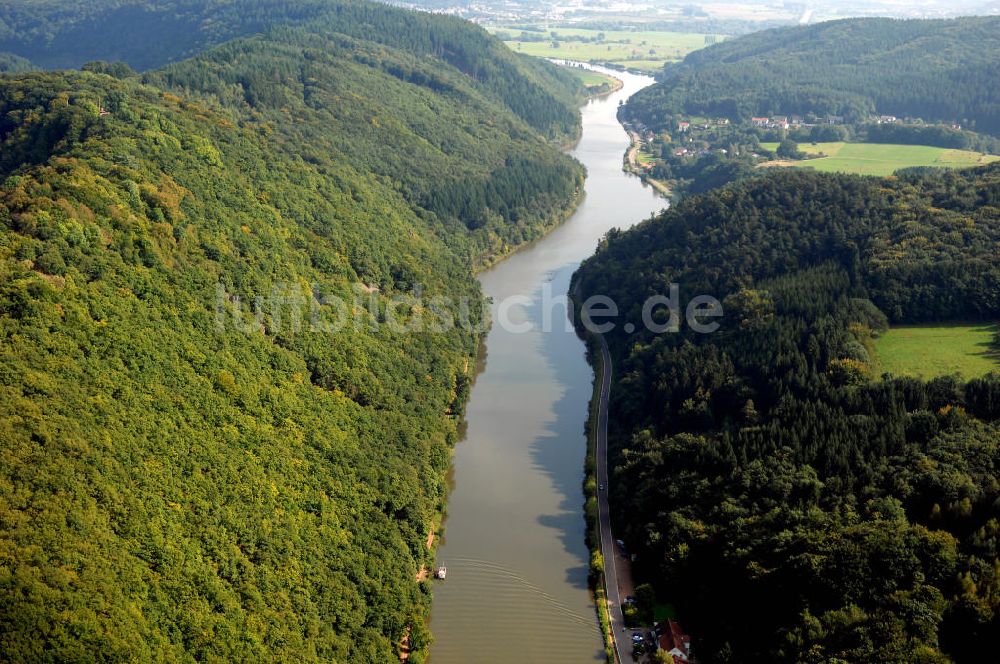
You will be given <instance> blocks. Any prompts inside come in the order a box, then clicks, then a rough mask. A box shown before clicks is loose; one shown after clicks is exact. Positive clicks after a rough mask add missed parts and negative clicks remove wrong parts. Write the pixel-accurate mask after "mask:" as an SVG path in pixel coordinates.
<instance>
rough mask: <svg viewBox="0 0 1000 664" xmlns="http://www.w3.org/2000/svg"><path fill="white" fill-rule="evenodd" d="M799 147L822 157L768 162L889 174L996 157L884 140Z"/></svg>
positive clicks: (963, 164) (966, 164) (766, 145)
mask: <svg viewBox="0 0 1000 664" xmlns="http://www.w3.org/2000/svg"><path fill="white" fill-rule="evenodd" d="M761 147H762V148H764V149H767V150H775V149H777V147H778V144H777V143H761ZM799 150H801V151H802V152H805V153H807V154H825V155H826V156H825V157H820V158H818V159H807V160H804V161H781V162H772V164H770V165H773V166H792V167H795V168H813V169H815V170H817V171H822V172H826V173H857V174H859V175H892V174H893V173H894V172H896V171H897V170H899V169H901V168H910V167H914V166H938V167H943V168H969V167H972V166H979V165H982V164H988V163H990V162H991V161H997V160H998V159H1000V157H996V156H993V155H984V154H983V153H981V152H970V151H968V150H949V149H947V148H936V147H930V146H926V145H893V144H884V143H843V142H840V143H799Z"/></svg>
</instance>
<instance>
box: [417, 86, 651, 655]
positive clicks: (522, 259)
mask: <svg viewBox="0 0 1000 664" xmlns="http://www.w3.org/2000/svg"><path fill="white" fill-rule="evenodd" d="M598 69H599V68H598ZM608 73H611V74H613V75H614V76H616V77H618V78H620V79H622V80H623V82H624V84H625V85H624V87H623V88H622V89H621V90H619V91H618V92H616V93H614V94H611V95H609V96H607V97H604V98H602V99H596V100H591V101H590V102H588V103H587V105H586V106H584V107H583V109H582V113H583V135H582V138H581V140H580V142H579V144H578V145H577V146H576V147H575V149H573V150H572V152H571V154H572V155H573V156H574V157H576V159H578V160H579V161H581V162H582V163H583V164H584V166H586V167H587V180H586V185H585V187H586V197H585V198H584V200H583V202H582V203H581V204H580V206H579V208H578V209H577V211H576V212H575V214H574V215H573V216H572V217H570V218H569V219H568V220H567V221H566V223H565V224H563V225H562V226H560V227H559V228H557V229H556V230H554V231H553V232H552V233H550V234H549V235H548V236H546V237H545V238H543V239H542V240H540V241H539V242H537V243H536V244H534V245H532V246H531V247H529V248H527V249H525V250H524V251H521V252H519V253H517V254H514V255H513V256H511V257H510V258H508V259H506V260H504V261H502V262H501V263H499V264H498V265H496V266H495V267H493V268H492V269H490V270H488V271H486V272H484V273H482V274H481V275H480V281H481V283H482V286H483V290H484V291H485V292H486V294H487V295H488V296H489V297H491V298H493V301H494V303H493V307H494V311H493V321H494V322H493V327H492V329H491V331H490V332H489V335H488V336H487V338H486V343H485V351H484V357H483V361H482V363H481V366H480V367H479V370H480V373H479V375H478V377H477V379H476V384H475V386H474V388H473V390H472V395H471V400H470V402H469V405H468V409H467V411H466V419H467V422H468V432H467V435H466V439H465V440H464V441H463V442H461V443H459V445H458V447H457V448H456V450H455V456H454V463H453V487H452V492H451V495H450V498H449V500H448V518H447V520H446V522H445V536H444V539H443V541H442V544H441V547H440V549H439V551H438V564H440V565H445V566H447V568H448V577H447V580H445V581H438V582H436V583H435V585H434V605H433V611H432V617H431V632H432V633H433V635H434V645H433V646H432V647H431V662H432V664H491V663H494V662H497V663H505V664H506V663H508V662H513V663H520V662H545V663H546V664H553V663H558V662H567V663H569V662H573V663H576V662H599V661H603V660H604V650H603V645H602V642H601V635H600V632H599V629H598V625H597V617H596V613H595V610H594V605H593V600H592V597H591V596H590V593H589V591H588V589H587V566H588V561H589V553H588V551H587V547H586V545H585V543H584V518H583V502H584V501H583V489H582V482H583V468H584V456H585V453H586V444H587V443H586V438H585V435H584V425H585V423H586V420H587V408H588V402H589V399H590V395H591V389H592V382H593V371H592V370H591V368H590V366H589V365H588V364H587V361H586V357H585V348H584V344H583V342H582V341H581V340H580V339H579V338H577V336H576V334H575V332H573V331H572V329H571V328H568V327H567V325H566V322H565V321H566V310H565V308H564V307H561V306H558V305H556V306H552V307H549V306H544V304H543V302H544V301H545V300H546V293H550V294H551V295H550V297H549V299H553V300H554V299H556V298H558V297H559V296H564V295H565V294H566V292H567V289H568V288H569V280H570V277H571V276H572V274H573V272H574V271H575V270H576V268H577V267H578V266H579V264H580V262H581V261H582V260H584V259H585V258H587V257H588V256H590V255H591V254H592V253H593V252H594V249H595V248H596V246H597V242H598V240H599V239H600V238H601V237H602V236H603V235H604V234H605V233H606V232H607V231H608V230H609V229H611V228H614V227H618V228H627V227H629V226H631V225H633V224H635V223H637V222H639V221H642V220H643V219H646V218H648V217H649V216H650V215H651V214H653V213H655V212H658V211H659V210H661V209H662V208H664V207H666V205H667V202H666V200H665V199H663V198H662V197H660V196H659V195H657V194H656V192H655V191H654V190H653V189H652V188H650V187H648V186H647V185H644V184H643V183H642V182H641V181H640V180H639V179H638V178H637V177H635V176H632V175H629V174H627V173H625V172H623V171H622V159H623V156H624V154H625V151H626V149H627V148H628V144H629V141H628V137H627V136H626V134H625V130H624V129H623V128H622V126H621V125H620V124H619V123H618V121H617V119H616V111H617V108H618V104H619V102H620V101H621V100H624V99H627V98H628V97H629V96H630V95H632V94H633V93H635V92H636V91H637V90H640V89H641V88H643V87H645V86H647V85H649V84H651V83H652V79H651V78H649V77H646V76H635V75H632V74H626V73H618V72H608ZM510 298H520V299H519V300H511V299H510ZM505 300H506V301H507V302H508V305H506V306H507V309H506V312H507V314H508V315H507V316H506V318H507V319H508V320H509V322H510V323H513V324H514V325H503V324H502V321H501V320H499V316H498V314H499V313H501V312H499V311H498V307H500V306H501V305H502V303H503V302H504V301H505ZM511 302H513V303H514V304H513V306H511V305H510V304H509V303H511ZM546 311H548V312H549V313H548V315H546ZM546 319H548V320H546ZM525 323H530V324H531V327H532V329H531V330H530V331H527V332H524V331H523V329H520V328H523V327H525V325H524V324H525ZM543 330H544V331H543Z"/></svg>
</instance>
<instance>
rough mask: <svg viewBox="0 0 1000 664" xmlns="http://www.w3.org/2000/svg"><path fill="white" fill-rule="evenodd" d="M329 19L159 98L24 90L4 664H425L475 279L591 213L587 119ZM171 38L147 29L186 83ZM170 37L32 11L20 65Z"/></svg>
mask: <svg viewBox="0 0 1000 664" xmlns="http://www.w3.org/2000/svg"><path fill="white" fill-rule="evenodd" d="M265 4H266V3H254V2H238V3H188V4H185V5H184V7H186V8H190V7H192V6H195V5H197V6H198V7H202V6H211V7H218V8H220V11H222V9H225V11H232V12H235V13H236V14H240V15H243V16H246V17H247V20H248V21H249V20H251V19H252V18H253V17H255V16H260V17H263V16H265V15H266V12H264V11H263V10H261V11H260V12H257V10H256V8H258V7H261V6H264V5H265ZM278 4H280V5H281V6H282V7H284V8H286V9H288V11H292V9H291V8H292V7H293V6H294V3H278ZM322 4H323V6H324V7H334V8H336V7H340V9H341V10H342V11H341V13H340V14H339V18H338V19H337V26H338V30H324V29H322V28H317V27H316V26H313V27H309V26H305V25H296V26H287V25H277V26H269V27H267V28H266V29H264V30H262V32H263V34H260V35H257V36H247V37H239V38H238V39H236V40H233V41H229V42H227V43H224V44H220V45H218V46H217V47H214V48H212V49H210V50H208V51H206V52H204V53H200V54H198V55H196V56H195V57H193V58H190V59H188V60H186V61H183V62H177V63H175V64H173V65H170V66H168V67H166V68H163V69H160V70H155V71H147V72H145V73H144V74H143V75H141V76H140V75H137V74H135V73H134V72H133V71H132V69H131V68H130V67H128V66H127V65H124V64H122V63H115V64H108V63H107V62H93V63H89V64H87V66H86V67H85V68H84V71H69V72H33V73H18V74H4V75H0V339H2V342H0V376H2V377H0V392H2V395H3V396H2V398H0V652H2V653H3V657H4V658H8V659H11V660H13V661H83V660H95V659H103V660H115V661H159V660H185V661H189V660H205V659H219V660H227V661H247V660H279V661H340V662H380V663H381V662H387V661H392V660H393V659H395V658H397V657H398V652H399V643H400V640H401V639H402V638H403V636H404V634H405V633H407V629H408V628H409V627H411V626H412V628H413V631H412V632H411V633H412V634H414V635H416V634H421V635H422V634H424V631H423V630H421V627H422V624H421V621H422V620H423V619H424V617H425V615H426V611H427V609H428V607H429V595H430V591H429V586H428V585H427V583H426V582H423V583H421V582H418V581H417V580H416V573H417V570H418V569H419V568H420V567H421V566H422V565H424V564H428V563H430V560H429V557H430V555H431V554H430V552H428V551H427V548H426V541H427V535H428V530H429V529H430V528H431V527H432V524H433V522H434V520H435V518H436V516H437V515H439V513H440V511H441V510H442V508H443V504H444V499H445V494H446V483H445V472H446V470H447V468H448V465H449V458H450V448H451V446H452V445H453V444H454V443H455V441H456V440H457V438H458V430H459V429H458V427H459V422H458V420H459V418H460V417H461V414H462V411H463V406H464V403H465V400H466V397H467V394H468V389H469V385H470V383H471V380H472V375H471V371H473V370H474V367H475V353H476V348H477V343H478V333H477V329H478V328H481V325H482V320H483V307H484V305H483V303H482V299H481V293H480V291H479V288H478V285H477V283H476V282H475V280H474V278H473V276H472V275H473V271H474V270H475V269H476V268H477V267H479V266H481V265H484V264H486V263H488V262H489V261H490V260H493V259H494V258H496V257H497V256H499V255H501V254H502V253H504V252H506V251H508V250H510V249H511V248H513V247H515V246H517V245H519V244H521V243H523V242H525V241H527V240H529V239H531V238H533V237H536V236H537V235H539V234H540V233H541V232H543V231H544V229H546V228H548V227H551V226H552V225H553V224H555V223H557V222H558V221H559V220H561V219H562V218H563V215H564V214H565V211H566V209H567V208H569V207H570V206H572V204H573V202H574V200H575V197H576V195H577V189H578V187H579V185H580V182H581V178H582V172H581V169H580V167H579V166H578V165H577V164H575V163H574V162H572V160H570V159H569V158H567V157H565V156H563V155H562V154H560V152H559V150H558V149H557V146H556V145H554V144H553V142H552V140H551V139H553V138H560V137H561V138H565V137H567V136H571V135H573V134H574V133H576V131H578V128H577V126H576V122H577V120H576V118H577V116H576V114H575V111H574V110H572V104H573V94H575V93H574V92H573V91H574V90H575V88H572V87H568V88H565V89H564V90H563V92H557V93H552V92H551V91H548V90H545V89H543V83H545V84H547V83H546V82H547V81H548V80H549V77H555V80H561V79H560V78H559V74H557V73H553V70H552V69H551V68H550V67H549V66H548V65H547V64H538V65H529V64H527V63H526V62H525V61H523V60H522V59H520V58H515V57H514V56H513V55H512V54H509V53H506V52H504V51H503V48H502V46H499V47H498V46H497V45H496V43H495V40H493V39H492V38H489V37H488V36H486V35H485V33H484V32H482V31H481V30H479V29H477V28H473V27H470V26H466V25H465V24H461V23H459V22H456V21H453V20H452V19H447V18H443V17H432V16H426V15H411V14H407V13H405V12H403V10H398V9H393V8H388V7H381V6H376V5H365V4H363V3H350V4H341V5H336V4H334V3H322ZM275 6H277V5H275ZM304 6H305V5H304V4H301V5H299V7H304ZM317 6H318V5H317ZM162 7H163V3H156V5H155V6H154V5H153V4H144V5H142V6H141V7H140V8H139V9H141V10H142V12H146V13H143V14H141V17H142V21H152V23H151V24H150V25H152V26H154V27H149V26H146V25H145V24H143V29H147V28H148V29H149V30H150V31H154V32H155V31H157V30H159V31H162V33H163V34H165V35H170V34H175V35H178V38H179V39H180V41H179V42H177V45H178V48H181V51H183V48H186V47H184V42H183V39H182V38H180V35H181V33H182V32H183V30H182V29H180V28H178V26H177V24H176V23H175V22H173V19H174V18H176V17H178V16H182V15H183V12H179V13H173V14H172V13H170V12H167V11H163V12H162V13H157V12H159V10H160V9H161V8H162ZM36 8H38V11H39V12H42V13H44V12H45V11H48V10H53V9H58V8H65V9H66V14H65V15H64V14H62V13H59V12H57V14H58V15H51V16H49V18H48V19H46V20H44V21H43V20H41V19H38V20H39V22H37V23H32V21H34V20H35V19H36V18H37V17H38V15H36V14H32V12H33V11H34V10H35V9H36ZM139 9H137V5H136V3H121V2H114V3H113V2H104V3H79V4H78V5H75V6H70V7H67V5H66V4H65V3H51V4H46V3H13V4H12V3H7V4H5V5H4V7H3V9H2V11H3V12H4V17H3V22H2V25H4V26H6V27H9V26H12V25H13V26H17V30H16V31H14V32H7V33H6V34H5V36H4V38H5V39H11V40H13V41H15V42H17V43H19V44H25V43H31V44H36V46H37V47H38V49H40V50H38V51H32V55H33V56H35V58H37V59H38V60H37V61H40V62H43V63H47V64H51V62H52V61H51V60H48V59H47V58H46V57H45V53H51V54H52V56H51V57H52V58H56V57H59V58H68V59H70V60H73V61H74V62H78V61H79V57H77V56H79V55H82V54H85V55H86V56H87V57H88V58H89V57H92V56H98V57H105V58H106V59H107V58H111V57H113V56H114V51H113V48H115V47H116V45H117V44H120V43H124V44H125V45H127V42H128V38H127V36H126V37H125V38H123V39H122V40H117V41H116V38H115V37H116V35H115V34H113V31H114V30H115V29H116V28H115V26H116V25H117V24H115V23H114V22H110V23H108V24H107V26H105V27H103V28H100V29H104V30H107V31H109V32H106V33H104V34H105V35H106V39H105V40H104V41H100V40H98V41H97V42H94V43H96V44H97V46H101V45H102V44H103V46H104V47H106V50H104V51H101V49H100V48H96V47H95V49H94V50H87V49H86V48H84V47H85V46H86V44H84V43H81V44H73V43H72V39H71V37H72V36H73V35H74V34H77V33H75V32H73V31H74V30H84V29H85V28H86V26H88V25H89V26H91V27H93V26H94V25H96V23H88V21H91V22H100V21H101V20H102V19H101V17H103V16H105V14H104V13H102V12H105V11H115V12H119V14H116V16H117V15H120V14H121V15H130V14H128V12H135V11H139ZM185 11H186V9H185ZM149 12H153V13H152V14H151V13H149ZM32 17H35V18H32ZM410 18H412V20H413V21H415V22H417V23H420V24H422V25H423V26H424V28H425V29H424V34H430V35H432V36H435V39H436V40H437V41H435V42H433V44H430V45H429V46H428V45H426V44H420V43H416V42H415V41H414V40H412V39H411V36H412V35H411V36H408V34H407V33H406V32H405V30H404V29H403V28H402V27H401V24H405V23H406V21H405V20H404V19H410ZM154 19H155V20H154ZM331 20H333V19H331ZM102 25H104V24H102ZM198 25H199V26H202V27H203V28H204V29H205V30H206V31H209V32H211V29H212V26H213V25H214V23H213V21H211V20H208V19H204V20H202V22H200V23H199V24H198ZM26 26H35V28H29V27H26ZM373 26H377V30H376V31H375V32H377V33H378V35H375V34H374V33H373V32H372V29H373ZM118 27H121V26H118ZM36 28H37V30H36ZM86 29H89V28H86ZM96 29H97V28H95V30H96ZM254 29H255V30H256V28H254ZM33 30H35V32H33ZM394 31H398V34H397V33H396V32H394ZM417 32H419V31H415V32H414V34H416V33H417ZM36 33H37V35H39V36H38V40H39V41H37V42H36V41H32V40H33V39H35V37H34V36H33V35H35V34H36ZM157 34H159V33H157ZM225 36H230V35H229V34H228V33H227V34H226V35H225ZM43 37H44V38H43ZM199 38H200V37H199ZM95 39H96V37H95ZM46 40H48V41H46ZM213 40H214V38H213ZM208 41H212V40H208ZM5 43H6V42H5ZM43 43H45V44H47V46H46V47H45V48H42V46H39V45H40V44H43ZM155 43H157V44H164V45H169V44H170V43H171V42H170V40H169V39H167V38H164V39H162V40H161V41H157V42H155ZM203 43H206V42H204V41H202V42H198V44H199V45H200V44H203ZM182 47H183V48H182ZM192 48H195V47H192ZM46 49H50V50H46ZM74 49H76V50H75V53H76V54H75V55H74V54H73V53H74ZM181 51H174V52H172V54H170V55H169V57H168V55H164V59H173V56H177V57H180V56H181V55H187V54H188V53H187V52H186V51H184V52H181ZM151 52H152V51H151ZM462 53H466V54H467V57H466V56H462V55H461V54H462ZM132 64H133V65H134V66H136V67H137V68H144V67H143V65H144V63H142V62H132ZM145 64H149V63H145ZM157 64H159V63H157ZM554 89H557V90H558V89H559V88H558V85H556V86H554ZM522 93H523V94H522ZM519 95H520V96H519ZM532 100H534V101H532ZM508 102H509V103H508ZM536 102H537V104H536ZM546 109H548V110H546ZM549 111H551V114H550V115H546V113H548V112H549ZM414 290H416V291H417V292H419V294H420V296H421V302H414V301H411V300H408V299H406V298H405V297H404V296H408V295H411V294H412V292H413V291H414ZM463 298H464V299H465V301H466V303H465V304H463V303H462V299H463ZM338 302H339V303H343V304H342V305H339V306H338V304H337V303H338ZM345 316H346V317H348V319H349V320H348V321H347V322H346V324H344V321H343V320H342V319H343V318H344V317H345ZM427 319H432V320H433V321H437V322H439V323H440V325H438V326H434V325H424V326H421V327H417V326H416V325H415V323H417V322H418V321H420V320H427ZM462 319H465V320H466V321H468V323H469V325H468V326H464V327H463V326H458V325H457V324H455V325H451V324H449V322H450V323H457V321H460V320H462ZM390 321H395V322H396V323H397V325H389V324H387V323H389V322H390ZM411 324H414V325H411ZM401 326H404V327H402V328H401ZM419 641H420V643H416V644H414V645H417V646H419V647H418V648H417V649H416V650H415V651H414V652H413V653H412V654H411V657H410V660H411V661H414V662H419V661H421V660H422V659H423V657H424V656H425V655H426V645H427V643H426V639H425V638H421V639H419Z"/></svg>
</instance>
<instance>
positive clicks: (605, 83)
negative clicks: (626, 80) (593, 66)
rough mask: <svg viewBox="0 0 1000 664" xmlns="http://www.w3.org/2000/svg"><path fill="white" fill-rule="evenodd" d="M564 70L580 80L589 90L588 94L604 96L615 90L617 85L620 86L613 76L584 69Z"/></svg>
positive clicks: (571, 68) (572, 68)
mask: <svg viewBox="0 0 1000 664" xmlns="http://www.w3.org/2000/svg"><path fill="white" fill-rule="evenodd" d="M564 69H566V70H567V71H569V72H571V73H572V74H573V75H574V76H576V77H577V78H578V79H580V82H581V83H583V86H584V87H585V88H587V93H588V94H602V93H604V92H606V91H610V90H613V89H615V85H616V84H618V81H617V79H615V78H612V77H611V76H607V75H605V74H601V73H599V72H596V71H591V70H589V69H584V68H583V67H564Z"/></svg>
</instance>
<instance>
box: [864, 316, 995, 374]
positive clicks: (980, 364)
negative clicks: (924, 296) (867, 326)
mask: <svg viewBox="0 0 1000 664" xmlns="http://www.w3.org/2000/svg"><path fill="white" fill-rule="evenodd" d="M997 332H998V328H997V326H996V325H989V324H978V325H968V324H966V325H927V326H914V327H894V328H892V329H890V330H889V331H888V332H885V333H884V334H883V335H882V336H881V337H879V338H878V339H876V340H875V368H876V371H877V372H878V373H882V372H890V373H893V374H896V375H900V376H918V377H920V378H925V379H927V378H933V377H935V376H945V375H950V374H954V373H957V374H960V375H961V376H962V377H963V378H965V379H966V380H968V379H970V378H975V377H977V376H982V375H985V374H987V373H989V372H990V371H1000V346H998V345H997Z"/></svg>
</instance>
